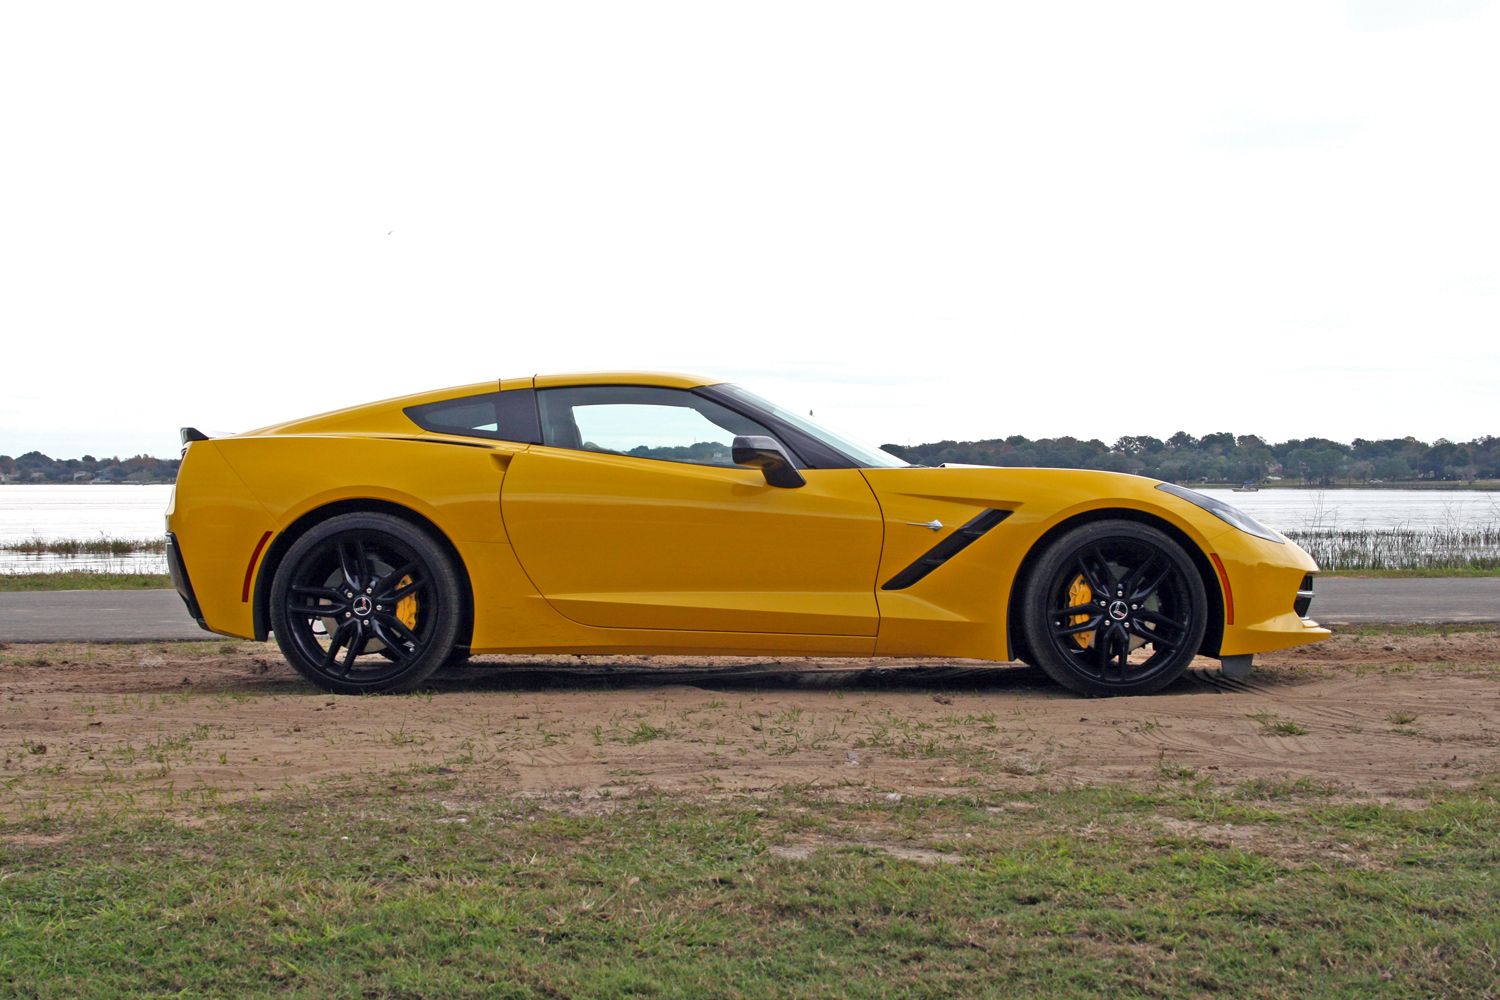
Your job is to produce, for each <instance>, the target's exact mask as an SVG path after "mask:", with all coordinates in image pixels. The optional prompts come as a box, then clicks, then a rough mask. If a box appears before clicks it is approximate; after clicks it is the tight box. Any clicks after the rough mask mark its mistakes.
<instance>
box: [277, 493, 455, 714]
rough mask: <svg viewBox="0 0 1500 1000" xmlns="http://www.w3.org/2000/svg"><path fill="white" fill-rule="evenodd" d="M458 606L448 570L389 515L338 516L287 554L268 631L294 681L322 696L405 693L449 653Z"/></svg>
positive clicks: (431, 547)
mask: <svg viewBox="0 0 1500 1000" xmlns="http://www.w3.org/2000/svg"><path fill="white" fill-rule="evenodd" d="M462 609H463V600H462V591H461V589H460V586H459V582H458V576H457V573H456V572H455V570H454V568H453V564H452V560H451V559H450V558H449V557H448V555H447V553H446V552H444V550H443V549H442V547H441V546H439V545H438V544H437V543H436V542H435V541H433V539H432V538H431V537H429V536H428V535H427V533H426V532H424V531H422V530H421V529H419V528H417V527H415V526H414V525H412V524H410V523H408V522H406V521H403V520H401V519H400V518H398V517H392V516H391V515H388V514H343V515H340V516H338V517H334V518H330V519H329V520H327V521H324V522H322V523H321V524H318V525H316V526H315V527H313V528H312V529H311V530H309V531H308V532H307V534H305V535H303V536H302V537H301V538H299V539H297V541H296V542H294V543H293V544H292V547H291V548H290V549H289V550H287V553H286V556H285V557H284V558H283V559H282V561H281V565H280V566H279V567H278V568H277V570H276V576H275V579H274V580H273V582H272V584H271V630H272V632H274V633H275V635H276V642H277V645H279V646H280V647H281V651H282V654H283V655H285V656H286V658H287V661H288V662H290V663H291V665H292V666H293V667H295V668H296V669H297V671H298V673H300V674H302V676H304V677H306V678H307V679H308V680H310V681H312V682H313V683H314V684H317V685H318V686H319V687H322V688H324V689H326V690H329V691H334V692H337V693H339V694H362V693H376V692H388V691H409V690H411V689H412V688H414V687H416V686H417V685H418V684H420V683H421V682H422V681H424V680H426V679H427V677H428V676H430V675H431V674H432V672H433V671H434V670H436V669H437V668H438V667H440V666H442V665H443V663H444V662H445V661H447V660H448V659H449V658H450V656H452V655H453V654H454V652H455V646H454V643H455V641H456V640H457V638H458V627H459V619H460V617H461V616H462Z"/></svg>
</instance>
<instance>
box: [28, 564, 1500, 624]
mask: <svg viewBox="0 0 1500 1000" xmlns="http://www.w3.org/2000/svg"><path fill="white" fill-rule="evenodd" d="M1313 595H1314V596H1313V602H1312V611H1311V612H1310V614H1311V615H1312V617H1314V618H1316V619H1317V620H1318V621H1319V622H1321V623H1322V624H1324V625H1364V624H1380V625H1386V624H1390V625H1421V624H1432V625H1438V624H1461V623H1475V622H1500V576H1478V577H1457V576H1444V577H1432V578H1427V579H1396V580H1376V579H1370V580H1365V579H1361V578H1359V577H1334V578H1332V579H1327V580H1324V579H1319V580H1317V581H1316V582H1315V583H1314V584H1313ZM0 631H3V627H0Z"/></svg>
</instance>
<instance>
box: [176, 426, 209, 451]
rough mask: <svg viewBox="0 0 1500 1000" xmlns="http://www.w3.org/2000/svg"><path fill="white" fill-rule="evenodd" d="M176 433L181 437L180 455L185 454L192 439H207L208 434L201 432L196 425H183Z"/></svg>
mask: <svg viewBox="0 0 1500 1000" xmlns="http://www.w3.org/2000/svg"><path fill="white" fill-rule="evenodd" d="M178 434H179V436H180V437H181V438H182V457H186V456H187V449H188V445H190V444H192V443H193V442H194V441H207V440H208V435H207V434H205V433H203V432H202V431H200V430H199V429H198V428H196V427H184V428H182V430H181V431H179V432H178Z"/></svg>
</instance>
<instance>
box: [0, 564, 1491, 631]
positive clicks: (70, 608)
mask: <svg viewBox="0 0 1500 1000" xmlns="http://www.w3.org/2000/svg"><path fill="white" fill-rule="evenodd" d="M1316 590H1317V596H1316V597H1315V598H1314V599H1313V605H1312V616H1313V617H1314V618H1316V619H1317V620H1318V621H1319V622H1322V623H1323V624H1325V625H1356V624H1402V625H1404V624H1424V623H1432V624H1438V623H1474V622H1500V577H1477V578H1472V579H1470V578H1460V577H1441V578H1433V579H1423V580H1361V579H1354V578H1338V579H1331V580H1319V581H1318V582H1317V585H1316ZM207 638H209V633H207V632H205V631H203V630H202V629H200V628H199V627H198V624H197V623H196V622H194V621H193V620H192V619H191V618H189V617H188V614H187V610H186V609H185V608H184V607H183V606H182V599H181V598H180V597H178V596H177V592H176V591H172V590H57V591H31V592H22V593H0V642H153V641H171V640H176V639H207Z"/></svg>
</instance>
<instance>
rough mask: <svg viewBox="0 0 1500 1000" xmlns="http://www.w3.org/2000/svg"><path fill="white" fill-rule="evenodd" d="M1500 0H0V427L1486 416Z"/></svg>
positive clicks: (947, 431)
mask: <svg viewBox="0 0 1500 1000" xmlns="http://www.w3.org/2000/svg"><path fill="white" fill-rule="evenodd" d="M1497 53H1500V10H1497V7H1496V6H1495V5H1493V4H1479V3H1444V2H1437V0H1428V2H1411V3H1398V2H1354V3H1344V2H1341V3H1324V4H1319V3H1310V2H1295V3H1287V4H1271V3H1256V4H1229V3H1203V2H1201V0H1197V2H1185V3H1180V4H1123V3H1118V2H1106V3H1098V4H1073V3H1067V4H1052V3H1040V4H1039V3H1012V4H998V3H978V4H957V3H910V4H883V3H874V2H869V0H861V2H857V3H851V4H833V3H814V2H808V0H798V2H792V3H769V2H758V3H737V4H722V3H711V2H706V0H692V2H685V3H680V4H659V3H637V2H630V3H620V2H608V3H600V4H587V3H554V2H538V3H531V4H483V5H475V6H472V7H467V6H462V5H456V4H437V3H413V4H407V5H392V4H374V3H359V4H349V5H331V4H315V3H307V2H296V3H284V4H278V3H267V2H260V3H253V4H251V3H242V4H237V5H230V4H223V3H202V2H193V3H182V4H148V3H128V4H127V3H118V2H110V3H100V4H84V3H61V2H45V0H39V2H29V3H28V2H21V0H17V2H10V3H6V4H4V5H3V6H0V95H3V97H0V453H9V454H12V455H15V454H19V453H21V452H23V451H26V450H29V449H31V448H39V449H41V450H43V451H46V452H48V453H49V454H52V455H54V456H59V457H72V456H76V455H79V454H82V453H84V452H93V453H95V454H99V455H103V454H111V453H115V452H121V453H132V452H136V451H147V452H150V453H154V454H158V455H162V456H169V455H175V454H176V451H177V436H176V433H177V428H178V426H179V425H182V424H193V425H196V426H199V427H201V428H203V429H205V430H209V431H233V430H243V429H248V428H251V427H255V426H259V425H263V424H266V423H270V422H272V421H274V420H279V419H284V418H289V417H294V416H301V415H305V414H309V413H314V412H318V411H321V410H326V409H332V408H335V407H338V406H342V405H348V404H351V403H356V402H363V401H366V400H370V399H376V398H381V397H384V396H391V395H399V394H402V393H406V392H414V391H417V390H421V389H427V388H433V387H437V386H443V385H449V384H456V383H463V382H472V381H480V380H483V379H489V378H495V377H499V376H501V375H525V374H531V373H533V372H550V371H573V370H587V369H599V368H615V367H630V368H664V369H670V370H686V371H701V372H705V373H710V374H717V375H721V376H725V377H727V378H730V379H733V380H735V381H740V382H743V383H744V384H746V385H747V386H749V387H750V388H752V389H753V390H755V391H757V392H760V393H761V394H762V395H766V396H769V397H771V398H773V399H777V400H779V401H781V402H783V403H786V404H787V405H789V406H793V407H797V408H800V409H804V410H806V409H812V410H815V411H816V416H817V418H818V419H819V420H821V421H823V422H825V423H828V424H830V425H831V426H835V427H837V428H839V429H842V430H846V431H848V432H850V433H852V434H854V435H855V436H858V437H862V438H864V439H866V440H872V441H875V442H877V443H878V442H881V441H895V442H898V443H907V442H911V443H917V442H921V441H928V440H935V439H939V438H960V439H972V438H980V437H996V436H1004V435H1009V434H1026V435H1028V436H1031V437H1038V436H1055V435H1060V434H1075V435H1078V436H1080V437H1100V438H1103V439H1104V440H1106V441H1113V440H1114V439H1115V438H1117V437H1118V436H1120V435H1122V434H1143V433H1144V434H1155V435H1158V436H1163V437H1164V436H1166V435H1168V434H1170V433H1171V432H1173V431H1175V430H1178V429H1184V430H1188V431H1190V432H1192V433H1194V434H1202V433H1205V432H1209V431H1216V430H1232V431H1235V432H1237V433H1258V434H1262V435H1265V436H1269V437H1272V438H1275V439H1278V440H1280V439H1283V438H1286V437H1292V436H1306V435H1311V434H1317V435H1324V436H1329V437H1333V438H1337V439H1340V440H1349V439H1350V438H1352V437H1355V436H1367V437H1377V436H1390V435H1404V434H1408V433H1411V434H1415V435H1417V436H1418V437H1422V438H1424V439H1428V440H1430V439H1432V438H1435V437H1438V436H1447V437H1450V438H1455V439H1467V438H1470V437H1473V436H1476V435H1479V434H1484V433H1500V413H1497V411H1500V407H1497V406H1496V400H1497V397H1500V391H1497V390H1500V235H1497V234H1500V193H1497V192H1500V180H1497V179H1500V56H1497Z"/></svg>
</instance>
